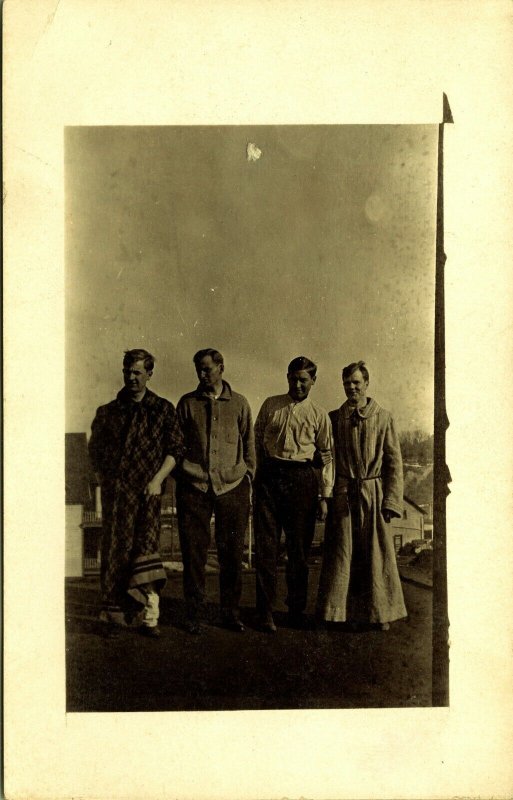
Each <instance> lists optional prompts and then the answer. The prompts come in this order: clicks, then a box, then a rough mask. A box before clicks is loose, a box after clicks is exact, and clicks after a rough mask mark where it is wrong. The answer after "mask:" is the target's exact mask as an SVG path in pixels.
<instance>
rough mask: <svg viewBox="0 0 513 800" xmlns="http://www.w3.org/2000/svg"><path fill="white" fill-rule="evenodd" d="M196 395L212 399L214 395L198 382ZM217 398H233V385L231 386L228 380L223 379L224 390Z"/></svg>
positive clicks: (204, 398) (203, 398)
mask: <svg viewBox="0 0 513 800" xmlns="http://www.w3.org/2000/svg"><path fill="white" fill-rule="evenodd" d="M196 396H197V397H201V398H202V400H210V399H211V398H212V395H209V394H208V392H206V391H205V390H204V389H203V387H202V386H201V384H198V386H197V387H196ZM217 399H218V400H231V399H232V387H231V386H230V384H229V383H228V381H223V390H222V392H221V394H220V395H219V397H218V398H217Z"/></svg>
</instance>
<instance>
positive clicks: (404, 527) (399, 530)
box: [390, 503, 424, 549]
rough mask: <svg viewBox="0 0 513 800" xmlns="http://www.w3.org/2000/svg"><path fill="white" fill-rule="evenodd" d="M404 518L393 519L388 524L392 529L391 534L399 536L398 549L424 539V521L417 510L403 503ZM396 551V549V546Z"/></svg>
mask: <svg viewBox="0 0 513 800" xmlns="http://www.w3.org/2000/svg"><path fill="white" fill-rule="evenodd" d="M404 507H405V511H406V517H403V518H401V519H400V518H398V517H395V518H394V519H393V520H392V522H391V523H390V525H391V527H392V528H393V531H392V534H393V535H394V537H395V536H401V544H400V547H404V545H405V544H407V543H408V542H413V541H415V540H416V539H423V538H424V519H423V515H422V514H421V513H420V512H419V511H417V509H415V508H413V507H412V506H410V505H408V504H406V503H405V506H404ZM396 549H398V547H397V546H396Z"/></svg>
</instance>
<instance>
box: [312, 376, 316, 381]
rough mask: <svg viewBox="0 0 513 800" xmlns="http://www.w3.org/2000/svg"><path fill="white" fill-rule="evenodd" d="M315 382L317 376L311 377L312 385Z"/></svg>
mask: <svg viewBox="0 0 513 800" xmlns="http://www.w3.org/2000/svg"><path fill="white" fill-rule="evenodd" d="M316 380H317V375H312V383H315V381H316Z"/></svg>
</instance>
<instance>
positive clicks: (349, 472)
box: [317, 361, 407, 630]
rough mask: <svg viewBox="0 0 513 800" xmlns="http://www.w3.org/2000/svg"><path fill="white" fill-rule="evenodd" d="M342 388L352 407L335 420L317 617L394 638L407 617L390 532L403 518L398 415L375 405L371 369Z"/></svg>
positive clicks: (353, 369) (350, 375) (351, 370)
mask: <svg viewBox="0 0 513 800" xmlns="http://www.w3.org/2000/svg"><path fill="white" fill-rule="evenodd" d="M342 382H343V385H344V391H345V393H346V396H347V401H346V402H345V403H344V404H343V405H342V406H341V407H340V408H339V409H337V410H336V411H332V412H331V413H330V419H331V423H332V426H333V440H334V443H335V483H334V488H333V498H332V500H331V501H330V507H329V511H328V519H327V521H326V533H325V539H324V554H323V564H322V570H321V576H320V582H319V595H318V602H317V615H318V617H319V618H320V619H322V620H325V621H327V622H346V621H349V622H353V623H355V624H356V625H357V624H360V623H364V624H365V623H366V624H369V623H370V624H373V625H375V626H377V627H378V628H380V629H382V630H387V629H388V628H389V624H390V622H392V621H394V620H397V619H400V618H402V617H405V616H406V614H407V612H406V607H405V605H404V599H403V591H402V587H401V580H400V577H399V572H398V569H397V563H396V557H395V550H394V543H393V537H392V532H391V530H390V526H389V523H390V521H391V519H392V518H393V517H401V516H402V512H403V468H402V459H401V449H400V445H399V439H398V436H397V433H396V431H395V427H394V422H393V419H392V416H391V414H390V412H389V411H386V410H385V409H384V408H381V406H379V405H378V403H376V401H375V400H373V399H372V398H370V397H367V387H368V385H369V373H368V370H367V368H366V366H365V363H364V362H363V361H358V362H354V363H352V364H349V365H348V366H347V367H345V368H344V370H343V371H342Z"/></svg>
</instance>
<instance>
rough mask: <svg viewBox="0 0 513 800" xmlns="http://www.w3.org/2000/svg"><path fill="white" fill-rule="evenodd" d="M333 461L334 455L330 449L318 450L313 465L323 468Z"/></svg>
mask: <svg viewBox="0 0 513 800" xmlns="http://www.w3.org/2000/svg"><path fill="white" fill-rule="evenodd" d="M330 461H332V455H331V453H330V451H329V450H316V451H315V453H314V457H313V465H314V467H317V469H322V468H323V467H325V466H326V464H329V463H330Z"/></svg>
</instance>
